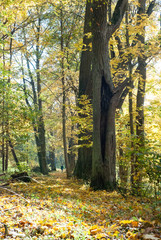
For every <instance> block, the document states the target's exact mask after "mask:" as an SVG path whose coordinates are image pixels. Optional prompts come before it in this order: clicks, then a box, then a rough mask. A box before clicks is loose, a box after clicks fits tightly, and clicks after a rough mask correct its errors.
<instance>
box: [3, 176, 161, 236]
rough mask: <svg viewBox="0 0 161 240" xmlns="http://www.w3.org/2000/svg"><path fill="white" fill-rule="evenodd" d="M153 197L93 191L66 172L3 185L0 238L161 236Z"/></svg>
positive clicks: (157, 209) (158, 210)
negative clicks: (4, 187) (125, 196)
mask: <svg viewBox="0 0 161 240" xmlns="http://www.w3.org/2000/svg"><path fill="white" fill-rule="evenodd" d="M159 219H161V216H160V209H159V206H155V203H154V202H152V201H151V200H150V199H147V198H145V199H143V198H142V199H140V198H136V197H132V196H127V198H124V197H123V196H122V195H121V194H119V193H117V192H111V193H108V192H106V191H95V192H94V191H92V190H91V189H90V188H89V186H88V185H86V184H83V182H82V181H78V180H75V179H66V175H65V173H61V172H54V173H51V174H50V175H49V176H40V175H39V176H36V175H35V176H34V177H33V181H32V182H31V183H24V182H14V183H11V184H10V185H9V187H8V188H7V189H0V239H17V240H18V239H25V240H26V239H42V240H45V239H80V240H81V239H106V240H107V239H108V240H110V239H120V240H123V239H135V240H136V239H142V240H143V239H146V240H148V239H151V240H159V239H161V223H160V221H159Z"/></svg>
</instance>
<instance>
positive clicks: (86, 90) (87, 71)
mask: <svg viewBox="0 0 161 240" xmlns="http://www.w3.org/2000/svg"><path fill="white" fill-rule="evenodd" d="M91 21H92V12H91V2H90V1H89V0H87V1H86V12H85V21H84V37H83V49H82V53H81V63H80V74H79V98H80V97H81V96H82V95H87V96H88V98H89V99H91V101H92V77H91V64H92V51H91V49H90V43H91V42H92V38H91V37H88V34H89V33H90V32H91ZM79 107H80V108H81V107H82V106H81V105H79ZM79 117H80V118H83V117H84V116H83V115H81V114H79ZM78 127H79V126H78ZM89 134H91V133H88V132H87V131H86V132H85V133H84V134H80V135H79V138H80V137H83V136H86V135H89ZM78 144H79V145H81V144H86V141H79V140H78ZM91 171H92V147H90V148H88V147H85V146H83V147H80V148H79V149H78V160H77V163H76V167H75V170H74V175H75V176H76V177H77V178H80V179H85V180H87V179H89V178H90V177H91Z"/></svg>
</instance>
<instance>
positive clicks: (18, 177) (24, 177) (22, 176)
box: [11, 172, 31, 182]
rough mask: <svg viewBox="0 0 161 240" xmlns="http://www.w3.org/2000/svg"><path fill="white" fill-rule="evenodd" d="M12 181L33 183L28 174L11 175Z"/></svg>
mask: <svg viewBox="0 0 161 240" xmlns="http://www.w3.org/2000/svg"><path fill="white" fill-rule="evenodd" d="M11 178H12V180H17V181H22V182H31V178H30V177H29V175H28V173H27V172H21V173H14V174H12V175H11Z"/></svg>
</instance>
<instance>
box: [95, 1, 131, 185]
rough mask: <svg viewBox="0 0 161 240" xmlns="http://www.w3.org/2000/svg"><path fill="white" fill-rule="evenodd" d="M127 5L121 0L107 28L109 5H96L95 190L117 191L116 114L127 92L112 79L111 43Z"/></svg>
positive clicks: (101, 3) (102, 2)
mask: <svg viewBox="0 0 161 240" xmlns="http://www.w3.org/2000/svg"><path fill="white" fill-rule="evenodd" d="M126 5H127V1H121V0H119V1H118V2H117V4H116V7H115V10H114V13H113V16H112V19H111V22H112V25H108V24H107V3H106V1H101V0H99V1H93V5H92V7H93V21H92V35H93V42H92V46H93V61H92V79H93V156H92V179H91V186H92V187H93V188H94V189H107V190H113V189H115V188H116V170H115V164H116V156H115V151H116V136H115V111H116V107H117V104H118V98H119V96H120V94H121V92H122V90H123V84H122V86H121V87H120V86H119V87H118V88H117V89H116V88H114V84H113V81H112V78H111V70H110V60H109V51H108V43H109V39H110V37H111V35H112V34H113V33H114V32H115V31H116V29H117V28H118V27H119V25H120V23H121V20H122V18H123V15H124V12H125V9H126Z"/></svg>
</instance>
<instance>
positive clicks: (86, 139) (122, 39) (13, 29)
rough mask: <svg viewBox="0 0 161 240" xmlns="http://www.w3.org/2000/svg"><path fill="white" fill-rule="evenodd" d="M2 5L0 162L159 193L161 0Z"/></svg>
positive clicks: (5, 168) (101, 185) (99, 185)
mask: <svg viewBox="0 0 161 240" xmlns="http://www.w3.org/2000/svg"><path fill="white" fill-rule="evenodd" d="M0 10H1V15H0V56H1V58H0V70H1V76H0V120H1V121H0V144H1V149H0V168H1V169H0V171H1V172H8V173H10V172H15V171H18V170H19V171H28V172H30V171H40V172H41V173H42V174H48V172H49V171H53V170H54V171H55V170H56V169H59V168H60V166H61V165H64V166H65V168H66V173H67V177H70V176H72V175H73V174H74V176H75V177H77V178H80V179H84V180H86V181H87V182H89V181H91V186H92V187H93V188H94V189H107V190H112V189H115V188H117V187H118V188H119V190H120V191H121V192H122V193H123V194H126V192H127V191H130V192H132V193H133V194H137V195H140V194H143V195H149V194H151V195H153V196H154V195H155V196H156V197H158V195H159V188H160V171H161V151H160V146H161V137H160V132H161V106H160V105H161V104H160V91H161V83H160V79H161V71H160V65H161V61H160V54H161V51H160V50H161V49H160V44H161V35H160V34H161V29H160V28H161V19H160V2H159V1H155V0H154V1H146V0H138V1H136V0H132V1H129V3H128V5H127V1H122V0H120V1H118V2H116V1H111V0H109V1H108V3H107V2H106V1H92V2H90V1H87V2H86V1H84V0H82V1H76V0H71V1H70V0H68V1H66V0H61V1H56V0H54V1H52V0H51V1H43V0H39V1H34V0H33V1H29V0H25V1H19V0H17V1H11V0H4V1H0ZM104 23H105V24H104ZM107 23H108V24H107ZM101 24H102V25H101ZM104 25H107V26H106V27H107V28H108V30H107V36H106V38H107V39H104V37H103V35H104V32H105V31H104ZM100 26H102V27H101V28H100ZM100 29H101V30H100ZM99 33H100V36H99ZM98 59H99V61H100V62H98ZM101 59H102V60H101ZM98 66H99V67H100V68H101V70H99V67H98ZM102 72H103V73H102ZM100 73H101V74H103V75H102V76H101V75H100V77H99V76H98V75H99V74H100ZM98 79H101V81H98ZM100 84H101V85H100ZM100 94H101V95H100ZM99 115H100V116H99ZM98 126H99V127H98ZM115 127H116V134H115ZM98 128H100V129H98ZM111 131H112V138H110V137H108V133H109V132H110V134H111ZM106 132H107V134H106V135H105V133H106ZM115 135H116V141H115ZM110 139H112V140H110ZM110 144H111V145H110ZM115 146H116V148H115ZM92 151H93V153H92ZM99 154H100V155H101V157H99V156H100V155H99ZM97 155H99V156H97ZM92 156H93V157H92ZM109 156H110V157H109ZM96 158H97V159H96Z"/></svg>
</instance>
